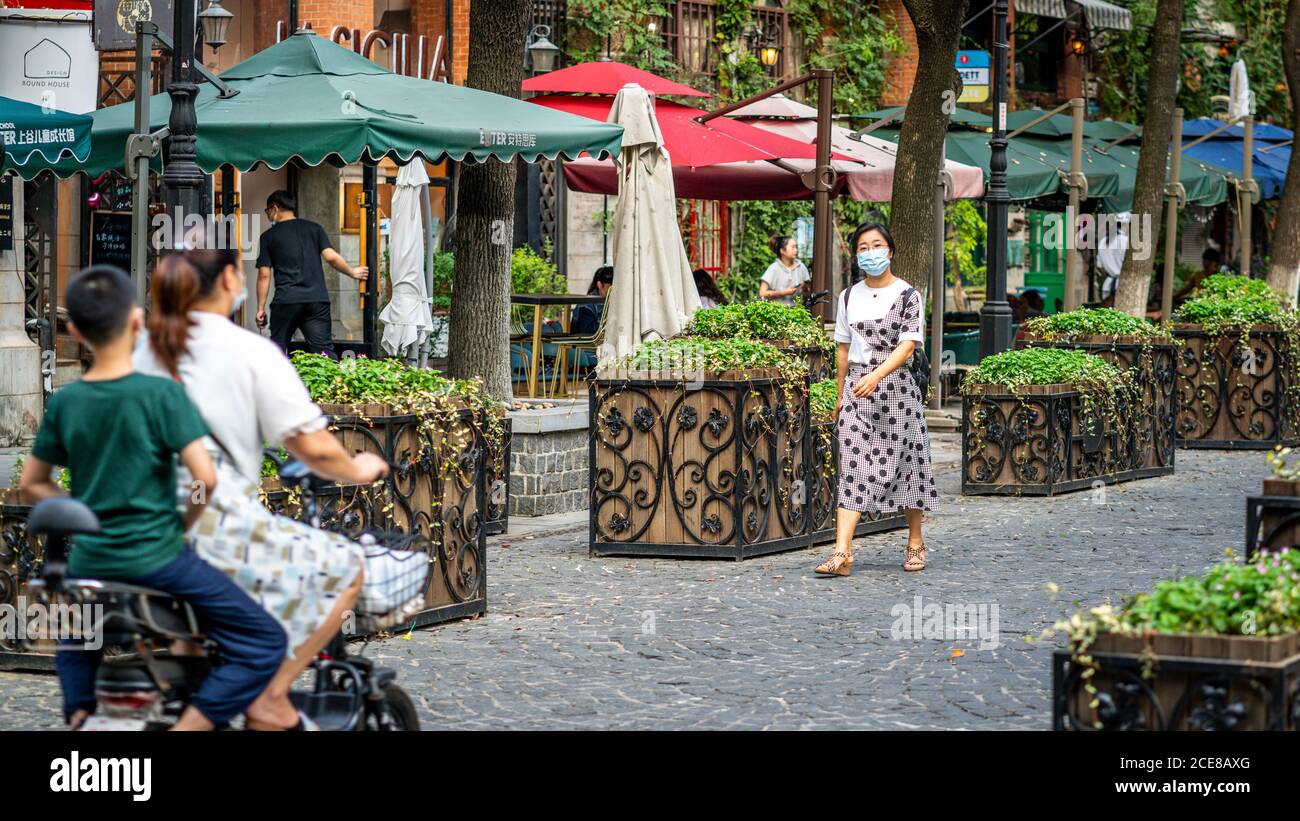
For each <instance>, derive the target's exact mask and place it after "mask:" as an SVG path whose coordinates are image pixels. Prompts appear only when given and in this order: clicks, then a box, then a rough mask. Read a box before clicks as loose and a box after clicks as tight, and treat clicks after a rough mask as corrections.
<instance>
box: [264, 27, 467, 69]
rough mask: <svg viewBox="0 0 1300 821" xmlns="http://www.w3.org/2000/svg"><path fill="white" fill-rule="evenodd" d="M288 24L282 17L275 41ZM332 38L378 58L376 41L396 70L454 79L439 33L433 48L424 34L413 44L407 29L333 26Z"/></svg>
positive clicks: (369, 58)
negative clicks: (363, 29)
mask: <svg viewBox="0 0 1300 821" xmlns="http://www.w3.org/2000/svg"><path fill="white" fill-rule="evenodd" d="M303 28H305V29H310V28H311V23H304V24H303ZM285 29H286V26H285V24H284V21H279V22H277V23H276V26H275V41H276V42H277V43H278V42H280V41H281V40H283V39H284V32H285ZM329 39H330V41H331V42H334V43H338V44H339V45H351V46H352V50H353V51H355V52H356V53H357V54H360V55H361V56H362V57H365V58H366V59H368V60H375V62H377V63H381V64H382V62H383V61H380V60H376V59H375V46H376V44H378V45H380V46H383V48H384V50H385V51H386V52H388V61H387V62H388V67H389V68H391V69H392V70H393V71H394V72H396V73H397V74H401V75H403V76H406V77H415V78H416V79H418V80H423V79H426V78H427V79H430V80H441V81H442V82H445V83H447V82H451V67H450V66H449V65H448V61H447V49H446V39H445V38H444V37H443V36H442V35H441V34H439V35H438V37H437V39H436V40H434V43H433V49H432V50H430V49H429V38H428V37H426V36H425V35H423V34H421V35H420V36H419V37H417V38H415V48H414V49H412V48H411V35H409V34H406V33H404V32H388V31H381V30H379V29H371V30H370V31H368V32H366V33H365V34H362V33H361V29H349V28H347V27H346V26H335V27H334V28H332V29H330V36H329Z"/></svg>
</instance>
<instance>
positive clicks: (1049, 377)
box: [962, 348, 1126, 393]
mask: <svg viewBox="0 0 1300 821" xmlns="http://www.w3.org/2000/svg"><path fill="white" fill-rule="evenodd" d="M1125 379H1126V377H1125V375H1124V374H1123V373H1122V372H1121V371H1120V369H1119V368H1117V367H1115V366H1114V365H1112V364H1110V363H1109V362H1107V361H1106V360H1104V359H1102V358H1101V357H1099V356H1093V355H1092V354H1088V353H1084V352H1083V351H1076V350H1070V349H1068V348H1023V349H1021V350H1015V351H1006V352H1005V353H1000V354H995V355H993V356H987V357H985V358H984V359H982V360H980V363H979V364H978V365H976V366H975V367H974V368H973V369H972V370H970V371H969V372H968V373H967V374H966V378H965V379H963V380H962V390H963V391H965V390H967V389H968V388H971V387H974V386H978V385H1001V386H1003V387H1005V388H1007V389H1008V390H1010V391H1013V392H1014V391H1017V390H1019V389H1022V388H1025V387H1027V386H1029V385H1069V386H1070V387H1071V388H1074V389H1075V390H1078V391H1081V392H1103V393H1105V392H1110V391H1111V390H1113V389H1114V386H1115V385H1116V384H1117V383H1119V382H1122V381H1124V380H1125Z"/></svg>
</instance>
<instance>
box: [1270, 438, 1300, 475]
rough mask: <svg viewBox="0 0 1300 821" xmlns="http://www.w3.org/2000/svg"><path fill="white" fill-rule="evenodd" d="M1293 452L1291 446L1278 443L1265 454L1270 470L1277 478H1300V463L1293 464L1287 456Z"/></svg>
mask: <svg viewBox="0 0 1300 821" xmlns="http://www.w3.org/2000/svg"><path fill="white" fill-rule="evenodd" d="M1291 453H1292V449H1291V448H1289V447H1283V446H1282V445H1278V446H1277V447H1275V448H1273V449H1272V450H1271V451H1269V452H1268V454H1267V455H1265V457H1264V458H1265V460H1266V461H1267V462H1268V467H1269V470H1270V471H1271V472H1272V474H1273V475H1274V476H1275V477H1276V478H1278V479H1286V480H1288V481H1292V482H1294V481H1296V480H1297V479H1300V465H1294V464H1292V463H1291V462H1290V460H1289V459H1288V458H1287V457H1289V456H1290V455H1291Z"/></svg>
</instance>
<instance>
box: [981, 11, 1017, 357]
mask: <svg viewBox="0 0 1300 821" xmlns="http://www.w3.org/2000/svg"><path fill="white" fill-rule="evenodd" d="M989 148H990V149H991V153H990V155H989V188H988V194H987V196H985V198H984V199H985V202H986V203H988V242H987V248H988V257H987V259H988V274H987V277H986V280H985V282H986V291H985V296H984V305H983V307H981V308H980V358H981V359H983V358H984V357H986V356H992V355H993V354H996V353H1001V352H1003V351H1006V350H1010V348H1011V306H1010V305H1008V304H1007V204H1008V203H1009V202H1010V197H1009V196H1008V192H1007V0H994V3H993V138H992V139H991V140H989Z"/></svg>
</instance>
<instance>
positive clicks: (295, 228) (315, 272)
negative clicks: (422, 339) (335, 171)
mask: <svg viewBox="0 0 1300 821" xmlns="http://www.w3.org/2000/svg"><path fill="white" fill-rule="evenodd" d="M297 210H298V203H297V201H296V200H295V199H294V197H293V195H292V194H290V193H289V192H288V191H274V192H272V193H271V196H269V197H267V198H266V216H267V218H268V219H270V220H271V222H272V223H274V224H273V225H272V226H271V227H270V228H268V229H267V230H266V232H265V233H263V234H262V242H261V249H260V251H259V253H258V255H257V326H258V327H259V328H261V327H265V326H266V319H267V318H266V295H267V292H268V291H269V290H270V288H271V276H272V274H273V273H274V275H275V299H274V300H273V301H272V302H271V339H272V341H274V342H275V344H277V345H279V346H280V349H281V350H283V351H285V352H286V353H287V352H288V351H289V340H291V339H293V334H294V331H297V330H299V329H301V330H302V335H303V336H304V337H305V338H306V339H307V348H308V350H311V351H313V352H315V353H323V354H326V355H328V356H333V355H334V344H333V341H332V333H331V331H330V297H329V293H328V292H327V291H326V290H325V271H324V269H323V268H321V259H322V258H323V259H324V260H325V261H326V262H328V263H329V264H330V267H332V268H334V269H335V270H337V271H340V272H342V273H344V274H347V275H348V276H350V277H352V278H353V279H355V280H358V281H360V282H365V281H366V276H367V275H368V274H369V273H370V269H369V268H367V267H366V266H364V265H362V266H359V267H356V268H354V267H352V266H351V265H348V263H347V262H346V261H345V260H344V259H343V257H342V256H340V255H339V252H338V251H335V250H334V249H333V248H332V247H331V246H330V241H329V237H327V236H325V229H324V228H321V227H320V226H319V225H317V224H316V223H314V222H312V221H311V220H305V219H299V218H298V215H297V214H296V213H295V212H296V211H297Z"/></svg>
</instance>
